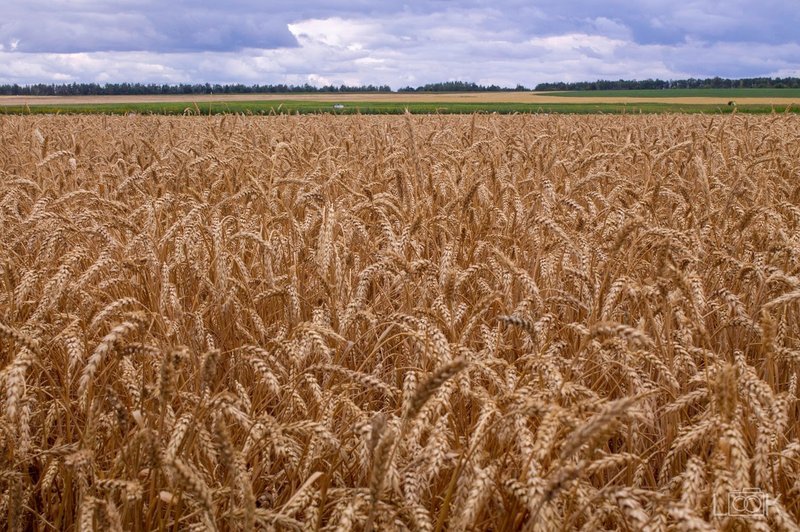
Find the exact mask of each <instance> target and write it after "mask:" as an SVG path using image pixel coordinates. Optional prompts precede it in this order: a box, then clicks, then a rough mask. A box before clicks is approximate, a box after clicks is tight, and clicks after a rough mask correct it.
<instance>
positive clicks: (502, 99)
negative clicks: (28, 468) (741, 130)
mask: <svg viewBox="0 0 800 532" xmlns="http://www.w3.org/2000/svg"><path fill="white" fill-rule="evenodd" d="M272 100H284V101H285V100H305V101H322V102H409V103H424V102H433V103H534V104H535V103H560V104H564V103H575V104H580V103H632V104H636V103H667V104H681V103H682V104H719V105H725V104H727V103H728V100H729V98H725V97H684V98H621V97H597V96H581V97H566V96H547V95H543V94H537V93H530V92H500V93H497V92H489V93H486V92H483V93H441V94H358V93H350V94H327V93H326V94H226V95H217V94H196V95H184V94H177V95H143V96H0V105H26V104H27V105H67V104H99V103H162V102H187V103H192V102H251V101H272ZM736 103H738V104H740V105H741V104H759V103H760V104H775V105H788V104H795V105H800V98H772V97H766V98H736Z"/></svg>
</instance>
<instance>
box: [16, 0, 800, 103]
mask: <svg viewBox="0 0 800 532" xmlns="http://www.w3.org/2000/svg"><path fill="white" fill-rule="evenodd" d="M291 4H294V3H293V2H285V1H281V2H278V1H273V0H266V1H264V0H229V1H225V2H220V1H219V0H215V1H211V0H171V1H169V2H167V1H162V0H117V1H104V0H2V5H3V16H2V18H0V83H20V84H25V83H38V82H57V83H60V82H66V83H69V82H73V81H78V82H84V81H85V82H99V83H104V82H121V81H140V82H156V83H183V82H191V83H194V82H210V83H239V82H241V83H246V84H252V83H292V84H302V83H311V84H314V85H324V84H330V83H333V84H337V85H338V84H342V83H345V84H353V85H358V84H369V83H371V84H389V85H391V86H392V87H393V88H395V89H396V88H399V87H402V86H405V85H412V86H416V85H421V84H424V83H429V82H435V81H446V80H464V81H475V82H477V83H481V84H492V83H494V84H498V85H507V86H513V85H515V84H517V83H521V84H524V85H526V86H534V85H535V84H536V83H539V82H543V81H558V80H565V81H581V80H589V81H591V80H596V79H619V78H624V79H644V78H650V77H653V78H655V77H657V78H662V79H678V78H687V77H712V76H722V77H753V76H800V31H798V29H797V28H800V6H799V5H798V3H797V1H796V0H784V1H777V0H760V1H758V2H754V1H753V0H725V1H721V0H684V1H675V0H670V1H664V0H639V1H630V0H605V1H602V2H597V1H593V0H531V1H523V0H494V1H493V2H484V1H477V0H434V1H429V2H422V1H415V0H410V1H407V2H405V3H403V2H391V1H386V2H378V1H368V0H331V1H326V2H323V1H317V0H305V1H302V2H297V3H296V4H297V7H290V5H291Z"/></svg>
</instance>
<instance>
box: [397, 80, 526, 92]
mask: <svg viewBox="0 0 800 532" xmlns="http://www.w3.org/2000/svg"><path fill="white" fill-rule="evenodd" d="M527 90H530V89H528V88H527V87H523V86H522V85H517V86H516V87H514V88H513V89H512V88H509V87H500V86H498V85H488V86H487V85H478V84H477V83H471V82H468V81H442V82H439V83H428V84H427V85H421V86H419V87H417V88H414V87H403V88H401V89H397V92H512V91H527Z"/></svg>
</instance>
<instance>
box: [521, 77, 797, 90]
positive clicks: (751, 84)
mask: <svg viewBox="0 0 800 532" xmlns="http://www.w3.org/2000/svg"><path fill="white" fill-rule="evenodd" d="M797 88H800V78H742V79H726V78H720V77H715V78H705V79H697V78H689V79H679V80H663V79H645V80H625V79H620V80H617V81H611V80H598V81H578V82H572V83H566V82H563V81H560V82H556V83H539V84H538V85H536V89H535V90H537V91H600V90H628V89H635V90H641V89H797Z"/></svg>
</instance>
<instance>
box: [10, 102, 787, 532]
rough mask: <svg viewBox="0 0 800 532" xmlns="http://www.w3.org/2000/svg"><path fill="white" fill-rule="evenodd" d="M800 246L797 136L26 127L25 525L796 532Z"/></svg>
mask: <svg viewBox="0 0 800 532" xmlns="http://www.w3.org/2000/svg"><path fill="white" fill-rule="evenodd" d="M799 225H800V118H797V117H793V116H790V115H772V116H762V117H754V116H740V115H736V114H734V115H729V116H725V117H723V116H681V115H662V116H644V117H641V116H639V117H635V116H616V117H611V116H583V117H575V116H547V115H540V116H492V115H473V116H448V117H443V116H411V115H406V116H400V117H375V116H371V117H368V116H352V117H334V116H305V117H299V116H277V117H266V118H254V117H244V116H225V117H184V118H165V117H143V116H140V117H103V116H88V117H75V116H73V117H69V116H46V117H42V116H40V117H34V116H27V117H26V116H17V117H2V119H0V233H2V237H1V238H0V360H1V362H0V364H2V375H0V382H1V383H2V389H0V401H2V417H0V449H2V454H1V455H0V460H1V461H2V475H1V476H0V484H1V485H2V499H0V520H1V521H2V524H3V526H5V527H6V528H8V529H10V530H92V529H94V530H156V529H158V530H187V529H191V530H252V529H268V530H342V531H346V530H406V529H410V530H423V531H433V530H436V531H440V530H520V529H521V530H542V531H550V530H577V529H582V530H603V529H606V530H652V531H659V530H714V529H724V530H748V529H749V530H774V529H777V530H798V525H797V523H798V520H800V499H799V498H798V496H799V495H800V427H798V404H797V398H798V390H797V378H798V370H800V320H799V318H800V276H798V272H800V231H799V230H798V226H799ZM743 504H744V506H743Z"/></svg>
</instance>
